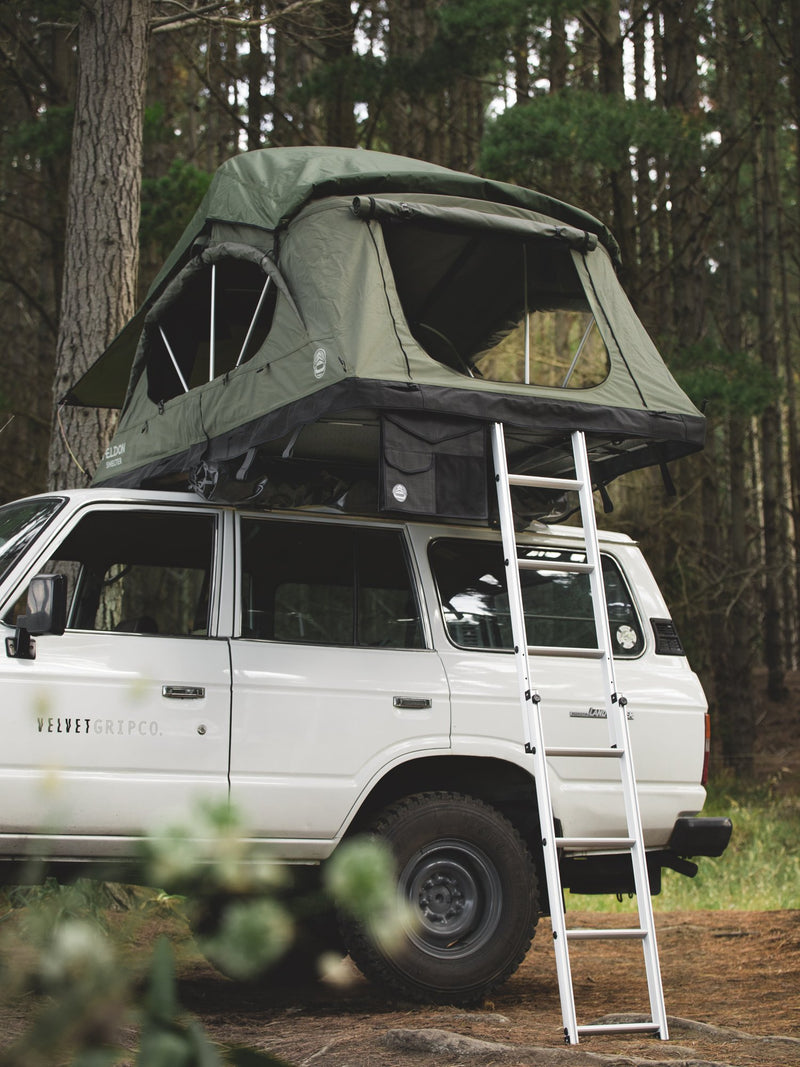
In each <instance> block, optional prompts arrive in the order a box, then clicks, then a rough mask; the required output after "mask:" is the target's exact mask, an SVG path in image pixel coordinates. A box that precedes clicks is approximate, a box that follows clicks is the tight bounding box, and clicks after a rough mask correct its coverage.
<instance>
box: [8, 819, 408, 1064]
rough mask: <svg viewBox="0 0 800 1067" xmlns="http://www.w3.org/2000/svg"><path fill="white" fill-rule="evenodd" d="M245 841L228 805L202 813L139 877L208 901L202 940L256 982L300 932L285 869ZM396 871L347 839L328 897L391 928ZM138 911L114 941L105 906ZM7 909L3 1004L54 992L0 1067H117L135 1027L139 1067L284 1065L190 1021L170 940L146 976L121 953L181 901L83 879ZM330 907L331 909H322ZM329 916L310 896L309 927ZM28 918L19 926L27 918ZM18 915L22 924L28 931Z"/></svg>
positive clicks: (22, 894)
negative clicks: (19, 994)
mask: <svg viewBox="0 0 800 1067" xmlns="http://www.w3.org/2000/svg"><path fill="white" fill-rule="evenodd" d="M247 838H248V835H247V833H246V831H245V828H244V827H243V825H242V822H241V820H240V819H239V817H238V816H237V814H236V812H235V811H234V810H233V809H231V808H230V807H229V806H228V805H226V804H217V805H206V806H204V807H202V808H200V809H199V810H198V811H197V812H196V814H195V815H194V817H193V818H192V819H190V820H189V821H188V822H187V823H186V824H184V825H182V826H176V827H169V828H167V829H165V830H164V832H163V833H162V834H160V835H158V836H156V837H153V838H151V839H149V840H148V841H147V843H146V845H145V847H144V850H143V851H144V864H145V869H144V871H143V872H142V874H143V879H144V880H145V881H146V882H148V883H149V884H152V883H154V882H155V881H156V880H158V881H161V880H165V881H168V882H170V883H171V884H173V885H178V884H180V886H181V887H182V888H183V889H185V890H187V891H191V892H192V893H193V894H196V895H197V896H198V898H199V899H200V900H201V901H202V900H204V899H205V900H210V901H211V902H212V903H213V905H214V907H215V908H217V909H218V911H219V915H218V918H219V921H218V922H217V923H216V924H215V927H214V930H213V932H212V933H211V934H210V936H206V937H200V938H198V941H199V943H200V944H201V946H202V948H203V949H204V950H205V951H207V952H208V953H209V955H210V957H211V958H213V959H215V961H218V962H219V963H220V964H221V965H223V966H224V968H225V970H226V973H230V974H233V975H236V976H237V977H241V978H248V977H250V976H252V975H253V974H256V973H259V972H262V971H263V969H264V967H265V966H266V965H268V964H270V963H273V962H274V961H275V960H278V959H279V958H280V957H281V956H282V954H283V953H284V952H285V951H286V949H287V947H288V946H289V945H290V943H291V941H292V937H293V930H294V924H293V919H292V915H291V914H290V909H289V907H288V897H287V896H286V895H285V894H284V895H281V891H282V890H283V889H284V887H285V886H286V877H285V874H284V870H283V868H281V867H278V866H277V865H275V864H268V863H264V862H261V861H259V860H258V859H257V858H256V857H254V856H253V855H252V854H251V853H250V850H249V848H248V845H247V843H246V842H247ZM393 873H394V872H393V865H392V861H391V857H390V855H389V853H388V852H387V851H386V850H385V848H383V847H381V846H379V845H377V844H375V843H373V842H370V841H366V840H354V841H352V842H345V843H344V844H343V845H342V846H340V848H339V849H338V850H337V853H336V862H335V863H334V864H333V865H332V868H331V874H330V878H329V880H328V881H329V886H330V889H331V891H332V893H333V894H334V895H335V897H336V898H337V900H338V901H339V902H340V903H341V904H342V906H344V907H347V908H348V909H349V910H351V911H352V912H354V913H355V914H357V915H358V916H359V918H360V919H361V920H363V921H364V922H365V923H368V924H369V925H370V926H371V927H372V928H373V929H374V930H376V932H377V933H379V934H380V933H381V932H385V931H386V930H387V929H388V928H389V923H388V919H387V916H388V915H389V913H390V911H391V910H392V909H391V902H392V901H393V900H394V884H395V883H394V877H393ZM121 899H122V900H123V904H125V905H129V912H126V923H125V925H124V926H123V928H122V933H121V936H120V935H117V936H115V935H114V934H112V929H113V924H111V923H110V922H109V921H108V916H107V913H106V910H105V909H106V908H107V906H108V903H109V901H114V902H116V906H117V907H118V906H119V901H120V900H121ZM6 900H7V901H8V903H9V904H10V905H11V906H12V909H13V912H7V913H6V914H5V915H4V916H3V918H4V919H9V917H10V916H11V915H12V914H13V917H14V919H15V920H16V921H15V922H14V923H13V924H12V923H10V922H9V923H7V924H5V925H4V926H2V927H0V931H2V933H3V935H4V940H3V943H2V946H0V947H2V950H3V951H2V955H0V959H2V960H4V961H6V969H5V970H4V971H0V987H2V990H3V991H4V992H5V993H6V994H9V993H14V992H16V991H18V990H29V989H31V988H37V989H39V990H41V991H42V992H43V993H45V994H46V996H45V998H44V999H43V1000H42V1002H41V1004H40V1007H39V1010H38V1012H37V1014H36V1015H35V1016H34V1019H33V1022H32V1024H31V1026H30V1027H29V1029H28V1031H27V1032H26V1033H25V1034H24V1035H23V1036H22V1037H21V1038H20V1039H18V1040H17V1041H16V1042H15V1043H14V1044H13V1045H12V1046H11V1047H10V1048H9V1049H8V1050H7V1051H6V1052H4V1053H0V1067H50V1065H51V1064H53V1063H56V1062H58V1063H60V1062H64V1061H65V1057H66V1055H67V1054H68V1053H71V1054H72V1055H73V1058H72V1059H71V1060H70V1062H71V1063H72V1065H73V1067H111V1065H112V1064H116V1063H119V1062H120V1060H121V1058H122V1057H125V1061H126V1062H128V1060H129V1057H128V1055H127V1054H126V1053H125V1052H124V1050H123V1049H122V1048H120V1047H119V1045H118V1036H117V1035H118V1032H119V1030H120V1028H121V1027H122V1026H130V1025H131V1023H133V1024H137V1025H138V1026H139V1027H140V1043H139V1050H138V1054H137V1057H136V1060H135V1064H136V1065H137V1067H223V1065H225V1064H229V1065H231V1064H232V1065H234V1067H270V1065H271V1067H281V1063H282V1061H280V1060H278V1059H276V1058H275V1057H273V1056H270V1055H269V1054H268V1053H263V1052H256V1051H254V1050H251V1049H222V1048H219V1047H217V1046H216V1045H214V1044H213V1043H212V1042H211V1041H210V1040H209V1039H208V1037H207V1036H206V1035H205V1033H204V1031H203V1029H202V1027H201V1026H200V1025H199V1023H198V1022H197V1021H196V1020H194V1019H192V1018H191V1017H188V1016H187V1015H186V1014H185V1013H184V1012H183V1010H182V1008H181V1006H180V1003H179V1000H178V996H177V991H176V986H175V964H174V958H173V952H172V948H171V947H170V945H169V944H168V942H167V941H166V940H164V939H163V938H162V939H160V940H159V941H158V943H157V944H156V946H155V949H154V952H153V954H152V958H151V959H150V961H149V962H148V963H147V964H146V967H145V968H144V969H143V967H142V961H141V960H137V959H136V958H134V959H133V960H131V958H130V951H129V950H126V951H123V950H122V946H123V942H124V941H125V942H127V943H128V944H130V943H131V942H133V941H134V940H135V936H134V934H135V929H136V927H137V926H138V924H139V923H140V922H141V920H142V919H143V918H146V917H147V916H148V914H149V913H150V912H151V910H152V909H153V908H156V909H158V908H163V907H164V906H165V904H166V905H174V904H180V903H181V902H180V901H179V900H176V898H166V897H165V896H164V894H163V893H162V894H152V893H145V892H144V891H139V892H138V894H137V893H134V892H133V891H131V892H130V893H129V895H128V896H127V897H125V894H123V892H122V889H121V887H119V886H116V885H115V886H112V887H103V886H102V885H95V884H94V883H88V882H80V883H77V884H76V885H75V886H59V885H57V884H56V883H55V882H53V881H49V882H48V883H46V884H45V885H44V886H43V887H41V888H38V889H29V890H25V891H22V890H11V891H9V892H8V893H7V894H6ZM326 903H328V902H327V899H326ZM321 905H322V898H321V897H320V896H319V895H318V894H313V893H312V894H310V895H308V896H307V899H306V900H305V901H304V902H303V905H302V906H300V907H299V908H296V909H295V910H296V911H297V913H298V914H305V915H306V916H307V917H313V915H314V914H315V913H316V912H318V909H319V908H320V907H321ZM20 912H21V916H20ZM20 918H21V921H20Z"/></svg>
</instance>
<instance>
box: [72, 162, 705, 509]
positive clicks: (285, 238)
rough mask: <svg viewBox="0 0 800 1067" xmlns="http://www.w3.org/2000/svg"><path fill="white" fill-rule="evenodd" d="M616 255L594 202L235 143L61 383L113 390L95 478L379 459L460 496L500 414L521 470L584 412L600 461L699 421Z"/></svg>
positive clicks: (665, 441)
mask: <svg viewBox="0 0 800 1067" xmlns="http://www.w3.org/2000/svg"><path fill="white" fill-rule="evenodd" d="M616 260H617V247H616V244H615V243H614V241H613V238H612V237H611V236H610V234H609V233H608V231H607V230H606V229H605V227H604V226H603V225H602V224H601V223H599V222H598V221H597V220H596V219H594V218H592V217H591V216H590V215H587V214H586V213H584V212H582V211H580V210H578V209H576V208H573V207H570V206H568V205H566V204H563V203H561V202H559V201H557V200H553V199H551V198H549V197H547V196H544V195H543V194H540V193H536V192H533V191H530V190H525V189H520V188H517V187H515V186H510V185H505V184H503V183H497V182H488V181H484V180H483V179H481V178H477V177H475V176H473V175H468V174H459V173H457V172H454V171H449V170H447V169H445V168H441V167H436V166H432V165H429V164H425V163H421V162H419V161H417V160H409V159H403V158H401V157H397V156H389V155H384V154H382V153H376V152H363V151H359V150H346V149H315V148H307V149H264V150H261V151H257V152H250V153H246V154H245V155H242V156H238V157H236V158H234V159H232V160H230V161H228V163H226V164H224V165H223V166H222V167H221V168H220V169H219V171H218V172H217V174H216V175H215V177H214V179H213V181H212V184H211V187H210V189H209V192H208V194H207V196H206V198H205V200H204V201H203V204H202V205H201V206H200V208H199V209H198V211H197V213H196V215H195V217H194V219H193V221H192V223H191V224H190V226H189V227H188V228H187V230H186V232H185V234H184V235H183V237H182V238H181V241H180V242H179V243H178V245H177V246H176V248H175V250H174V251H173V253H172V255H171V256H170V258H169V260H168V261H167V263H166V264H165V266H164V268H163V270H162V271H161V273H160V274H159V276H158V278H157V279H156V281H155V283H154V284H153V287H152V288H151V291H150V293H149V294H148V297H147V299H146V301H145V304H144V306H143V307H142V308H141V309H140V310H139V311H138V312H137V314H136V316H135V317H134V318H133V319H132V320H131V322H130V323H129V324H128V325H127V326H126V327H125V329H124V330H123V331H122V332H121V333H120V334H119V335H118V337H117V338H115V340H114V341H113V342H112V343H111V345H110V346H109V348H108V349H107V350H106V352H105V353H104V354H103V355H102V356H101V357H100V358H99V360H98V361H97V362H96V363H95V364H94V365H93V366H92V367H91V368H90V369H89V371H88V372H87V373H86V374H85V375H84V377H83V378H82V379H81V380H80V381H79V382H77V383H76V385H75V386H74V387H73V388H72V390H71V391H70V393H69V394H68V396H67V398H66V399H67V402H69V403H77V404H89V405H96V406H112V407H113V406H122V412H121V417H120V421H119V427H118V430H117V433H116V436H115V438H114V440H113V441H112V443H111V445H110V447H109V449H108V451H107V453H106V456H105V458H104V460H103V462H102V464H101V467H100V469H99V470H98V471H97V473H96V476H95V482H96V484H105V485H122V486H136V485H142V484H153V483H154V482H159V481H161V482H163V481H164V480H165V479H171V480H172V483H173V484H174V482H175V480H177V479H183V480H184V481H185V480H186V479H189V480H190V481H191V482H192V484H194V485H195V487H197V488H200V489H201V491H204V492H206V493H207V494H211V493H215V494H217V495H222V496H226V495H227V497H228V498H231V499H235V498H236V494H237V493H241V494H244V493H245V492H247V493H249V492H251V491H253V489H254V487H258V491H259V492H261V493H263V492H265V491H267V490H265V487H267V486H269V490H268V491H267V492H268V493H269V492H273V493H274V492H275V491H276V488H277V487H284V488H286V487H290V488H288V489H287V490H286V491H287V492H289V496H290V499H291V500H297V499H299V498H302V494H303V493H304V492H307V491H308V490H309V487H310V486H311V485H316V486H317V487H320V486H322V487H324V492H325V493H328V494H330V495H331V498H332V499H333V498H337V497H338V495H340V489H341V487H342V486H346V485H352V484H353V483H355V482H360V483H363V484H373V485H376V484H377V481H378V472H379V471H380V472H381V474H382V485H383V491H382V492H383V496H382V505H383V506H384V507H386V508H391V509H393V510H403V509H406V510H410V511H414V512H418V513H420V512H421V513H426V514H438V515H441V516H446V515H456V516H458V515H461V514H463V513H464V511H463V507H464V505H463V502H462V503H459V498H460V497H461V496H463V493H462V491H461V490H460V489H459V486H460V485H461V484H462V475H464V484H466V485H468V484H470V483H471V484H473V485H474V483H475V479H474V470H475V464H476V462H478V461H480V462H484V460H485V454H486V434H485V428H486V426H487V425H488V424H489V423H490V422H492V421H498V420H499V421H502V422H503V423H504V424H505V426H506V438H507V442H508V447H509V460H510V464H511V467H512V469H515V470H525V471H529V472H530V471H533V470H536V471H537V472H541V473H549V474H561V473H565V472H567V471H568V470H569V469H570V467H571V451H570V448H569V433H570V431H571V430H573V429H582V430H584V431H585V432H586V434H587V443H588V446H589V454H590V460H591V462H592V471H593V477H594V478H595V481H596V482H597V483H598V484H604V483H607V482H608V481H610V480H611V479H612V478H614V477H616V476H617V475H619V474H621V473H623V472H624V471H627V470H631V469H634V468H636V467H642V466H647V465H650V464H654V463H664V462H666V461H668V460H671V459H674V458H677V457H679V456H682V455H685V454H687V453H689V452H692V451H694V450H696V449H698V448H700V447H702V440H703V418H702V416H701V415H700V414H699V412H698V411H697V410H696V409H695V408H694V407H693V405H692V404H691V402H690V401H689V400H688V399H687V397H686V396H685V395H684V394H683V392H682V391H681V390H680V388H679V387H678V385H677V384H676V383H675V381H674V380H673V378H672V377H671V375H670V374H669V371H668V370H667V368H666V367H665V365H664V363H663V361H662V360H661V358H660V356H659V355H658V353H657V351H656V350H655V347H654V346H653V344H652V342H651V340H650V339H649V337H648V336H647V334H646V332H645V330H644V329H643V327H642V325H641V323H640V322H639V320H638V319H637V317H636V315H635V313H634V312H633V310H632V308H631V306H630V304H629V303H628V301H627V299H626V297H625V295H624V293H623V291H622V289H621V287H620V285H619V282H618V280H617V277H616V273H615V265H616ZM469 471H472V472H473V476H470V475H469V474H468V472H469ZM400 475H402V479H401V480H402V482H403V485H404V486H407V487H409V489H410V492H409V494H408V497H407V498H404V499H398V497H397V496H396V495H395V496H392V494H391V487H392V486H393V485H396V484H397V477H399V476H400ZM237 487H238V488H237ZM404 491H405V490H404ZM298 493H299V494H300V497H298V496H297V494H298ZM478 495H479V496H480V494H478ZM278 498H279V499H280V493H278ZM272 499H275V497H274V496H273V498H272ZM484 510H485V505H483V504H479V505H477V506H475V507H473V505H469V507H467V513H469V514H472V513H473V511H474V514H476V515H481V514H483V512H484Z"/></svg>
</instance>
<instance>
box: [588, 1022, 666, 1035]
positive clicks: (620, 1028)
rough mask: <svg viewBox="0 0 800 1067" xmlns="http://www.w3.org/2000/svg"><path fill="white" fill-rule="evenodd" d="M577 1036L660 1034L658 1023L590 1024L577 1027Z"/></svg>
mask: <svg viewBox="0 0 800 1067" xmlns="http://www.w3.org/2000/svg"><path fill="white" fill-rule="evenodd" d="M578 1033H579V1034H660V1033H661V1027H660V1026H659V1025H658V1023H652V1022H650V1023H590V1024H588V1025H586V1026H579V1027H578Z"/></svg>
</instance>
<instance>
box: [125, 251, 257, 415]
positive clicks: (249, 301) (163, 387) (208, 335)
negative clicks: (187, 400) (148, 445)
mask: <svg viewBox="0 0 800 1067" xmlns="http://www.w3.org/2000/svg"><path fill="white" fill-rule="evenodd" d="M234 252H235V254H234ZM266 264H267V259H266V257H265V256H263V255H262V254H261V253H259V252H257V251H256V250H255V249H252V248H242V247H240V246H233V245H227V246H221V247H217V248H214V249H210V250H207V251H206V252H204V253H203V254H202V255H201V256H200V257H198V258H197V259H194V260H192V261H191V262H190V263H189V264H188V265H187V266H186V267H185V268H184V269H183V271H181V273H180V274H179V275H178V276H177V277H176V278H175V280H174V281H173V282H172V283H171V285H170V286H168V288H167V289H166V291H165V293H164V295H163V296H162V297H161V298H160V300H159V301H158V303H157V304H156V305H155V307H154V309H153V311H152V313H151V315H150V316H148V319H147V323H146V329H145V342H144V344H145V352H146V354H147V385H148V388H147V394H148V396H149V397H150V399H151V400H153V401H154V402H155V403H161V402H164V401H166V400H170V399H172V397H174V396H178V395H179V394H181V393H186V392H188V391H189V390H190V389H193V388H195V387H196V386H198V385H202V384H203V382H207V381H211V380H212V379H214V378H217V377H219V376H220V375H222V374H227V373H228V372H230V371H232V370H234V369H235V368H236V367H238V366H240V365H241V364H242V363H246V362H247V361H248V360H250V359H252V357H253V356H254V355H255V353H256V352H257V351H258V350H259V348H260V347H261V345H262V344H263V343H264V341H265V339H266V337H267V335H268V333H269V331H270V329H271V327H272V320H273V317H274V314H275V303H276V298H277V289H276V286H275V284H274V279H273V277H272V275H271V274H269V273H267V272H266Z"/></svg>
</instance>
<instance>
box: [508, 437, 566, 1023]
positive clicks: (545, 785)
mask: <svg viewBox="0 0 800 1067" xmlns="http://www.w3.org/2000/svg"><path fill="white" fill-rule="evenodd" d="M492 453H493V458H494V471H495V479H496V481H497V505H498V509H499V513H500V532H501V535H502V539H503V556H504V563H505V573H506V590H507V592H508V601H509V612H510V615H511V632H512V637H513V641H514V660H515V666H516V673H517V684H518V687H519V698H520V706H521V708H522V709H523V715H522V731H523V737H524V740H525V751H526V752H528V753H530V754H531V755H532V756H533V761H534V781H535V785H536V801H537V805H538V808H539V824H540V836H541V844H542V856H543V860H544V868H545V880H546V883H547V891H548V897H549V898H550V919H551V923H552V927H553V945H554V948H555V957H556V974H557V977H558V992H559V998H560V1001H561V1018H562V1019H563V1021H564V1031H565V1034H566V1035H567V1039H568V1040H571V1041H572V1042H574V1043H577V1040H578V1036H577V1035H578V1020H577V1018H576V1015H575V998H574V996H573V992H572V973H571V970H570V963H569V948H568V945H567V930H566V919H565V916H564V901H563V896H562V890H561V873H560V871H559V867H558V851H557V847H556V839H555V828H554V826H553V818H552V811H553V802H552V799H551V796H550V779H549V775H548V773H547V757H546V755H545V750H544V744H543V738H542V720H541V711H540V708H539V694H538V693H536V692H535V691H534V689H533V685H532V681H531V671H530V662H529V659H528V642H527V637H526V630H525V609H524V605H523V602H522V586H521V583H520V578H519V568H518V567H517V565H516V561H517V539H516V536H515V532H514V515H513V511H512V508H511V492H510V488H509V480H508V461H507V458H506V446H505V435H504V433H503V425H502V423H499V422H496V423H493V425H492ZM543 823H544V825H543ZM556 887H558V889H557V892H556V891H555V890H556ZM554 896H555V897H556V898H557V900H554V899H553V898H554Z"/></svg>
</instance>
